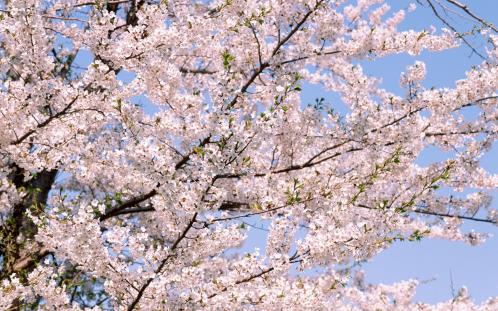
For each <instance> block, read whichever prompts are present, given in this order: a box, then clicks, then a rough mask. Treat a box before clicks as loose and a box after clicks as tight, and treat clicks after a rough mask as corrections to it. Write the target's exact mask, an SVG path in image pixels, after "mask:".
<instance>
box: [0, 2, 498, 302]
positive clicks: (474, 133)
mask: <svg viewBox="0 0 498 311" xmlns="http://www.w3.org/2000/svg"><path fill="white" fill-rule="evenodd" d="M418 2H419V6H420V5H422V6H424V8H423V9H428V10H430V9H431V8H432V10H433V11H434V12H433V14H434V15H433V16H434V18H435V19H436V18H438V17H439V18H442V15H441V12H440V11H438V10H440V6H441V5H443V4H444V5H447V6H451V8H452V9H454V10H460V12H461V13H462V14H465V15H466V16H467V17H468V18H469V19H471V20H473V21H474V22H475V25H476V27H475V28H474V29H473V32H474V35H476V36H480V37H481V38H482V39H484V40H487V42H488V45H487V46H486V47H484V48H482V49H481V50H480V51H478V50H474V52H475V53H479V55H480V56H481V57H482V58H483V62H482V64H480V65H479V66H476V67H474V68H468V71H467V73H466V77H465V78H464V79H461V80H458V81H456V82H455V84H454V86H453V87H452V88H444V89H438V88H429V89H428V88H424V86H423V84H422V81H423V80H424V77H425V74H426V70H427V71H430V68H429V66H427V68H426V66H425V64H424V63H423V62H421V61H416V62H414V63H413V65H411V66H409V67H408V68H407V69H406V71H405V72H403V73H399V74H400V85H401V86H402V87H403V89H404V90H405V93H404V94H401V95H400V94H395V93H394V92H393V91H389V90H386V89H383V88H382V87H381V86H380V80H379V78H376V77H372V76H369V75H367V74H365V73H364V72H363V71H362V67H361V65H359V63H358V62H359V61H362V60H367V59H376V58H382V57H386V56H389V55H392V54H399V53H408V54H409V55H415V56H416V55H419V54H420V53H421V52H423V51H428V53H431V52H432V51H442V50H446V49H452V48H455V47H458V46H459V45H461V44H464V45H468V48H471V49H473V47H472V46H471V45H470V44H469V41H468V40H466V37H465V36H463V35H461V34H458V33H456V29H454V28H453V27H451V25H450V24H448V25H447V26H448V27H447V28H448V29H436V28H434V27H432V28H431V27H430V21H428V24H427V28H426V29H425V30H420V31H415V30H401V29H399V27H398V26H399V24H400V23H401V22H402V21H403V19H404V17H405V14H410V12H409V11H412V10H415V9H420V7H419V8H416V6H415V4H409V3H408V2H407V4H406V9H407V10H406V12H405V11H403V10H401V11H398V12H392V11H390V8H389V5H388V4H386V3H384V1H382V0H358V1H344V0H246V1H243V0H214V1H197V2H196V1H188V0H170V1H165V0H162V1H159V0H155V1H154V0H121V1H118V0H108V1H104V0H95V1H91V0H10V1H6V0H4V1H2V5H1V12H0V14H1V15H0V55H1V58H0V76H1V82H0V83H1V84H0V216H1V218H0V225H1V227H0V309H2V310H5V309H13V310H14V309H15V310H17V309H46V310H81V309H91V308H93V309H94V310H100V309H107V310H109V309H112V310H204V309H205V310H242V309H255V310H256V309H257V310H307V309H309V310H429V309H431V310H432V308H435V309H438V310H447V309H448V310H450V309H453V310H471V309H472V310H473V309H476V310H477V309H479V310H497V309H498V299H490V300H488V301H486V302H483V303H482V304H481V305H475V304H473V303H472V301H471V299H470V297H469V296H468V294H467V293H466V291H465V290H462V291H461V292H460V293H459V294H458V295H457V296H456V297H455V298H454V299H453V300H451V301H448V302H445V303H441V304H438V305H435V306H430V305H427V304H424V303H416V302H414V301H413V295H414V293H415V289H416V286H417V282H416V281H414V280H407V281H406V282H402V283H398V284H394V285H389V286H388V285H367V284H365V283H364V281H363V279H362V275H361V273H356V274H354V273H352V271H354V269H352V267H353V266H354V264H355V263H356V262H359V261H364V260H368V259H370V258H372V257H374V256H375V255H376V254H378V253H379V252H381V251H382V250H385V249H386V248H388V247H389V246H390V245H392V243H393V242H395V241H400V240H419V239H421V238H423V237H438V238H444V239H449V240H455V241H466V242H468V243H470V244H472V245H474V244H477V243H479V242H481V241H482V240H483V238H484V236H482V235H480V234H477V233H475V232H465V231H464V230H462V229H461V225H462V223H463V222H465V221H473V220H478V221H484V222H489V223H492V224H493V223H496V221H497V219H498V214H497V213H496V211H495V210H494V209H491V208H490V203H491V196H490V194H489V192H490V190H492V189H495V188H496V187H497V186H498V176H497V175H493V174H490V173H489V172H487V171H486V170H484V169H483V168H482V167H481V166H480V163H479V158H480V157H481V156H482V154H483V153H484V152H486V151H487V150H489V149H490V148H491V145H492V143H493V142H494V141H495V140H496V137H497V132H498V124H497V118H498V108H497V107H498V105H497V99H496V97H497V93H496V91H497V89H498V49H497V44H498V35H497V31H496V28H495V27H494V26H493V25H491V24H488V23H486V22H485V21H484V20H482V19H481V18H479V17H478V16H477V15H475V14H474V13H473V12H472V11H471V10H470V9H469V8H468V7H466V6H464V5H462V4H461V3H459V2H457V1H442V0H441V1H438V0H432V1H430V0H425V1H418ZM436 4H437V5H436ZM438 12H439V13H438ZM81 55H87V56H86V58H87V59H89V64H88V66H86V65H81V64H78V63H77V62H75V59H76V58H80V59H84V58H85V57H81ZM124 77H127V78H124ZM130 77H132V78H130ZM305 81H306V82H308V83H313V84H318V85H321V86H322V87H323V88H324V89H326V90H328V91H330V92H334V93H336V94H338V95H339V96H340V98H341V101H342V103H344V104H345V105H347V107H348V109H349V112H348V113H347V114H340V113H338V112H337V110H334V105H333V104H331V103H329V102H327V101H326V100H322V99H319V100H317V102H316V103H315V104H314V105H308V106H306V105H305V104H306V103H303V102H302V101H301V96H300V95H301V87H302V83H303V82H305ZM140 100H142V102H145V103H147V104H146V105H140V104H138V103H139V102H140ZM149 102H150V103H151V104H149ZM466 107H475V109H477V110H478V111H479V116H478V117H477V118H474V119H472V120H469V119H466V118H464V115H463V111H464V109H465V108H466ZM428 146H436V147H438V148H440V149H442V150H451V151H453V153H452V154H453V156H452V157H451V158H450V159H447V160H443V161H439V162H436V163H433V164H431V165H430V166H427V167H420V166H418V165H417V164H416V162H415V160H416V159H417V157H418V156H419V154H420V153H421V151H422V150H424V149H425V148H426V147H428ZM440 187H444V188H445V189H446V190H447V191H444V192H442V191H438V190H437V189H438V188H440ZM464 189H472V191H473V192H472V193H471V194H469V195H467V196H455V195H452V193H453V191H462V190H464ZM250 217H253V218H254V217H258V219H263V220H264V221H265V222H267V223H269V227H268V229H269V232H268V237H267V241H266V244H265V248H264V249H262V250H248V249H247V248H241V246H242V245H243V243H244V241H245V240H246V239H247V238H248V237H249V236H250V235H251V233H252V232H253V231H251V230H250V229H252V228H249V227H248V226H247V224H246V222H245V220H247V219H248V218H250ZM316 267H319V268H320V269H318V270H316V271H319V272H316V271H315V273H314V274H310V273H307V269H309V268H316Z"/></svg>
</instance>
